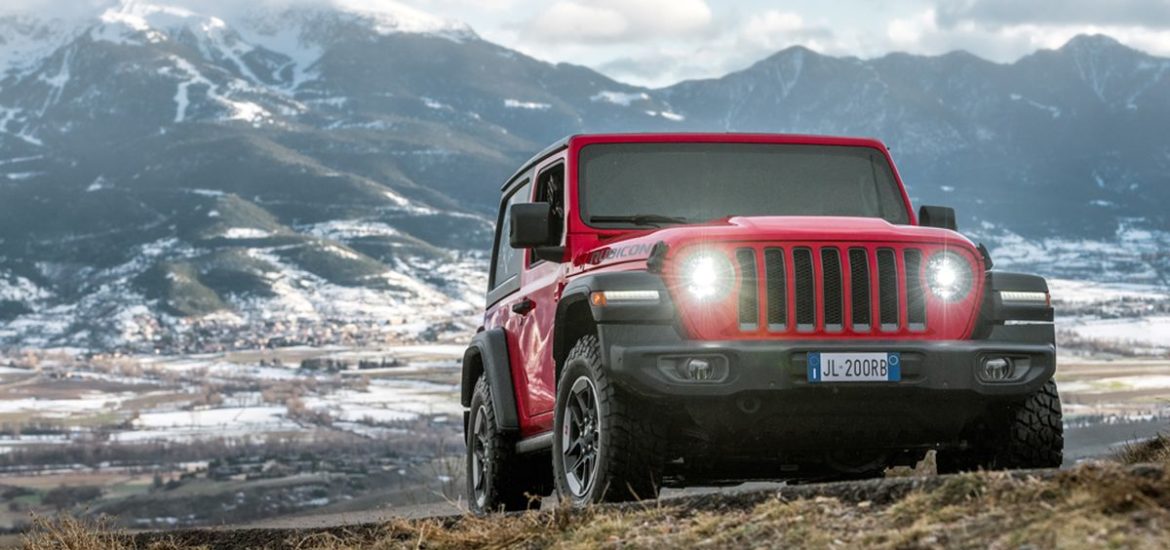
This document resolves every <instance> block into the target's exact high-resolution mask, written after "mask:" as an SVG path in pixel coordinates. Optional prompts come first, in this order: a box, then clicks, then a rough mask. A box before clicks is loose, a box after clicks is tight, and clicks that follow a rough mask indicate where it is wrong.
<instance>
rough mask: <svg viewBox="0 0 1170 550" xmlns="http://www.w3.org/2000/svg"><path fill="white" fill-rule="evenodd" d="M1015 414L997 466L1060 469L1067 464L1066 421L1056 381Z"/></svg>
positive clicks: (997, 460) (997, 457) (999, 452)
mask: <svg viewBox="0 0 1170 550" xmlns="http://www.w3.org/2000/svg"><path fill="white" fill-rule="evenodd" d="M1013 413H1014V414H1013V415H1012V425H1011V431H1010V432H1009V437H1008V439H1007V441H1006V442H1005V444H1004V445H1003V446H1001V447H1000V448H999V449H998V452H996V453H995V458H994V462H995V466H996V467H999V468H1007V469H1024V468H1059V467H1060V463H1061V462H1063V461H1064V422H1063V417H1062V416H1063V415H1062V412H1061V409H1060V394H1059V393H1057V391H1056V382H1055V381H1052V380H1049V381H1048V382H1047V383H1045V384H1044V387H1042V388H1040V391H1038V392H1036V393H1034V394H1032V396H1031V397H1029V398H1028V400H1027V401H1025V402H1024V404H1023V405H1022V406H1020V407H1018V408H1016V409H1015V410H1014V411H1013Z"/></svg>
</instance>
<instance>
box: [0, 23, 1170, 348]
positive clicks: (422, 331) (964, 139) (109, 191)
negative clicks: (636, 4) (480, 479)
mask: <svg viewBox="0 0 1170 550" xmlns="http://www.w3.org/2000/svg"><path fill="white" fill-rule="evenodd" d="M106 4H108V5H106V6H105V7H102V8H100V9H98V10H96V11H94V12H92V13H78V14H74V15H71V16H69V17H62V18H60V19H52V20H45V19H38V18H34V17H32V16H6V17H2V18H0V346H15V345H23V346H33V347H46V346H72V347H81V348H93V349H109V348H123V349H125V348H130V349H137V350H142V351H151V350H156V349H157V350H161V351H173V350H185V349H189V350H197V349H217V348H218V347H232V346H235V345H237V344H240V345H250V346H258V345H259V346H263V345H284V344H289V343H304V344H311V343H318V344H319V343H322V342H330V341H331V340H330V338H331V336H329V335H330V334H335V333H336V332H338V328H339V327H344V326H347V325H349V324H352V323H358V324H361V325H363V326H367V327H371V330H373V328H374V327H378V326H381V325H382V324H385V323H386V322H387V320H390V319H397V320H398V322H396V323H393V324H395V325H399V326H397V328H395V329H394V331H393V332H394V333H395V334H398V335H400V336H402V337H406V338H419V337H423V336H426V337H434V336H435V335H436V334H440V333H443V332H447V333H451V334H459V333H462V332H463V331H466V330H468V329H470V328H472V326H471V324H472V323H474V321H473V317H474V314H475V312H476V309H477V308H478V307H479V305H480V301H481V299H482V298H481V296H480V292H481V289H482V288H483V285H484V279H483V275H482V272H483V271H484V262H485V256H484V254H485V249H486V248H487V244H488V242H489V240H490V232H491V227H492V223H493V219H492V216H493V213H492V212H493V209H494V201H495V200H496V195H497V192H498V186H499V184H500V182H501V181H502V179H503V178H504V177H506V176H507V174H509V173H510V172H511V171H512V170H513V169H514V168H515V167H516V165H517V164H518V163H519V162H521V161H522V160H523V159H525V158H527V157H528V156H529V155H531V154H532V152H534V151H536V150H539V149H540V148H542V147H543V146H544V145H545V144H547V143H548V142H549V141H551V140H553V139H555V138H558V137H561V136H563V135H565V134H569V133H574V132H597V131H647V130H670V131H701V130H702V131H768V132H814V133H831V134H862V135H873V136H877V137H880V138H882V139H884V140H885V141H887V142H888V143H889V144H890V146H891V148H892V149H893V152H894V155H895V157H896V158H897V159H898V160H899V161H900V166H901V171H902V174H903V176H904V177H905V179H906V181H907V183H908V184H909V186H910V189H911V193H912V195H913V198H914V199H915V200H916V201H918V202H926V203H943V204H953V205H956V206H959V207H960V214H961V224H962V227H963V228H964V229H966V230H968V231H969V232H971V233H972V234H973V236H975V237H976V238H979V239H981V240H985V241H987V242H989V243H991V244H992V245H994V246H993V252H994V253H995V254H996V256H997V258H1002V259H1003V260H1004V261H1003V265H1009V266H1020V267H1025V268H1033V269H1039V270H1040V271H1042V272H1045V273H1052V274H1063V275H1066V276H1070V277H1078V278H1097V277H1106V278H1108V277H1112V278H1113V279H1114V280H1125V281H1129V282H1134V281H1139V282H1147V283H1160V284H1165V283H1166V281H1167V280H1168V278H1167V273H1170V259H1167V257H1166V256H1165V255H1164V254H1160V253H1159V251H1160V250H1164V249H1165V247H1166V246H1167V245H1170V218H1167V216H1166V214H1165V212H1164V211H1163V210H1164V209H1163V208H1162V207H1161V205H1164V204H1167V203H1170V185H1167V176H1166V174H1167V173H1170V170H1168V169H1170V134H1167V133H1166V132H1165V131H1164V127H1165V122H1166V121H1167V120H1170V81H1168V80H1167V79H1166V74H1167V72H1168V71H1167V69H1168V68H1170V60H1166V59H1160V58H1156V57H1152V56H1149V55H1147V54H1144V53H1142V52H1139V51H1136V50H1132V49H1129V48H1126V47H1124V46H1122V45H1121V44H1119V43H1117V42H1116V41H1114V40H1112V39H1110V38H1107V37H1103V36H1082V37H1078V38H1076V39H1074V40H1072V41H1071V42H1069V43H1068V44H1067V45H1065V46H1064V47H1062V48H1060V49H1058V50H1054V51H1040V52H1037V53H1035V54H1033V55H1030V56H1027V57H1025V58H1023V59H1021V60H1019V61H1018V62H1016V63H1012V64H996V63H991V62H988V61H985V60H982V59H979V58H976V57H974V56H971V55H968V54H965V53H962V52H957V53H953V54H948V55H944V56H940V57H921V56H910V55H903V54H892V55H888V56H885V57H881V58H878V59H872V60H860V59H856V58H835V57H829V56H824V55H820V54H817V53H815V52H812V51H810V50H807V49H803V48H791V49H788V50H784V51H782V52H778V53H776V54H775V55H773V56H771V57H769V58H767V59H764V60H761V61H760V62H758V63H756V64H755V65H753V66H751V67H749V68H747V69H745V70H743V71H740V72H736V73H734V74H730V75H727V76H725V77H723V78H719V79H713V80H702V81H690V82H683V83H679V84H677V85H674V86H670V87H667V88H664V89H644V88H639V87H635V86H629V85H625V84H622V83H620V82H616V81H613V80H611V79H609V78H607V77H605V76H604V75H601V74H600V73H597V72H595V71H593V70H590V69H587V68H584V67H580V66H574V65H569V64H555V65H554V64H550V63H545V62H542V61H539V60H536V59H532V58H530V57H527V56H524V55H522V54H520V53H518V52H515V51H511V50H508V49H506V48H502V47H500V46H498V45H495V44H492V43H490V42H488V41H485V40H483V39H481V38H480V37H479V36H478V35H476V34H475V32H474V31H473V30H472V29H470V28H469V27H467V26H466V25H464V24H462V23H459V22H453V21H446V20H441V19H438V18H435V17H432V16H430V15H428V14H425V13H420V12H416V11H414V10H407V9H404V8H397V7H393V6H396V4H395V5H393V6H392V7H390V8H387V9H384V10H381V11H377V12H369V11H358V10H355V9H353V8H343V7H337V8H333V9H326V8H312V9H310V8H282V9H271V8H265V7H263V6H262V5H261V6H259V7H257V8H256V9H255V10H253V11H252V12H251V13H250V14H248V15H246V16H232V17H227V16H226V15H225V16H223V17H221V16H219V15H218V14H216V13H196V12H192V11H188V10H185V9H180V8H174V7H168V6H166V5H165V3H149V2H141V1H137V0H122V1H119V2H108V3H106ZM387 5H388V6H390V4H387ZM1037 250H1038V251H1040V254H1039V255H1038V254H1036V251H1037ZM420 311H421V312H426V314H425V315H422V316H421V318H420V317H416V316H417V315H418V313H417V312H420ZM452 320H454V321H455V324H454V325H450V324H449V323H450V322H451V321H452ZM406 321H410V322H406ZM323 327H324V328H323ZM234 333H243V334H248V336H247V337H246V338H244V339H243V340H241V339H240V338H235V337H234V336H232V334H234Z"/></svg>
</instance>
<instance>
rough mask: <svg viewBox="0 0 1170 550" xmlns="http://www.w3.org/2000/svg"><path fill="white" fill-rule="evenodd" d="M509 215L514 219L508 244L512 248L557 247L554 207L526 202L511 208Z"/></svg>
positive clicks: (547, 204)
mask: <svg viewBox="0 0 1170 550" xmlns="http://www.w3.org/2000/svg"><path fill="white" fill-rule="evenodd" d="M508 215H509V216H510V217H511V218H512V231H511V233H510V234H509V235H508V243H509V244H511V245H512V248H536V247H538V246H555V245H558V244H560V243H556V242H553V240H554V239H556V237H557V231H556V228H554V227H553V223H554V221H555V218H553V214H552V205H550V204H549V203H547V202H525V203H520V204H513V205H512V206H511V207H509V210H508Z"/></svg>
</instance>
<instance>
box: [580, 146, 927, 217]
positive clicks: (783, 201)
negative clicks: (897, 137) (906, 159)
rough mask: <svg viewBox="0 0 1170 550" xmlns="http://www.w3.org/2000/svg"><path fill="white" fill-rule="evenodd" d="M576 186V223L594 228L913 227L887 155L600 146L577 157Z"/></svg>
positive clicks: (862, 150) (849, 150) (837, 149)
mask: <svg viewBox="0 0 1170 550" xmlns="http://www.w3.org/2000/svg"><path fill="white" fill-rule="evenodd" d="M579 176H580V177H579V181H580V185H579V188H580V191H579V194H580V201H581V206H582V213H581V214H582V216H581V217H582V219H584V220H585V222H586V223H588V224H589V225H592V226H595V227H642V226H646V225H662V222H663V221H673V223H695V222H703V221H707V220H713V219H719V218H724V217H727V216H855V217H867V218H882V219H884V220H887V221H889V222H891V223H896V224H906V223H909V221H910V220H909V218H908V215H907V213H906V205H905V203H904V202H903V201H902V193H901V191H900V190H899V189H898V185H897V184H896V183H895V182H894V177H893V174H892V172H891V170H890V167H889V164H888V163H887V162H886V157H885V155H883V154H882V153H881V152H880V151H877V150H875V149H872V148H869V147H842V146H822V145H789V144H759V143H603V144H593V145H588V146H586V147H584V148H583V149H581V157H580V173H579ZM647 220H649V221H650V222H652V223H647Z"/></svg>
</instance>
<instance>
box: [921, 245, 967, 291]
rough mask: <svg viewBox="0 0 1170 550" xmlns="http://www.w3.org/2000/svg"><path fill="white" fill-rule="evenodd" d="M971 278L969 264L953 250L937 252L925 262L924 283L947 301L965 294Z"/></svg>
mask: <svg viewBox="0 0 1170 550" xmlns="http://www.w3.org/2000/svg"><path fill="white" fill-rule="evenodd" d="M973 278H974V277H973V273H972V272H971V264H970V263H968V262H967V260H964V259H963V258H962V256H959V255H958V254H955V253H954V252H949V251H944V252H939V253H937V254H935V255H934V256H931V258H930V261H929V262H927V263H926V284H927V285H928V286H929V287H930V291H931V292H932V293H934V295H935V296H938V297H939V298H941V299H943V300H946V301H948V302H955V301H959V300H962V299H963V298H964V297H965V296H967V293H968V292H970V291H971V281H972V279H973Z"/></svg>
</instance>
